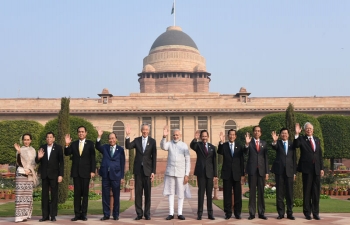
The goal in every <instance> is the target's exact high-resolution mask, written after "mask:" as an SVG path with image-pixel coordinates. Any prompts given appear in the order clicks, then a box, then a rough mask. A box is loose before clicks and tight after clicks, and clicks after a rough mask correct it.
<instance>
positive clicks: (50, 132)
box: [45, 131, 55, 137]
mask: <svg viewBox="0 0 350 225" xmlns="http://www.w3.org/2000/svg"><path fill="white" fill-rule="evenodd" d="M49 134H52V136H53V137H55V134H54V133H53V132H52V131H49V132H47V133H46V136H45V137H47V135H49Z"/></svg>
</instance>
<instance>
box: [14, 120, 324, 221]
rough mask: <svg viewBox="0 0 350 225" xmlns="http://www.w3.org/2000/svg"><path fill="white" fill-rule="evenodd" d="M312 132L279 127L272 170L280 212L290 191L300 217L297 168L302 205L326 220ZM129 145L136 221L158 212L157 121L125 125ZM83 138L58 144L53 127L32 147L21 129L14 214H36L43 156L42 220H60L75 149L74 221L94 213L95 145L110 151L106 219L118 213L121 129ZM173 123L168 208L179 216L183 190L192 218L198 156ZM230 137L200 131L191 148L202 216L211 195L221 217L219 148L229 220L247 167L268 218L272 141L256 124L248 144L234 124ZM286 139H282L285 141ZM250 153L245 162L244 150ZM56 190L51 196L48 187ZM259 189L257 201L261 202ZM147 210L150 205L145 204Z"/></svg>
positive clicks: (105, 167)
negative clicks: (154, 186)
mask: <svg viewBox="0 0 350 225" xmlns="http://www.w3.org/2000/svg"><path fill="white" fill-rule="evenodd" d="M304 130H305V136H301V135H300V132H301V127H300V125H299V124H296V128H295V131H296V136H295V139H294V141H293V142H290V141H288V139H289V132H288V129H286V128H282V129H281V130H280V134H279V135H278V134H276V132H275V131H273V132H272V134H271V136H272V139H273V143H271V145H272V148H273V149H274V150H276V153H277V154H276V159H275V161H274V162H273V166H272V168H271V172H273V173H275V179H276V189H277V190H276V191H277V199H276V203H277V212H278V217H277V219H282V218H284V216H285V204H284V198H286V205H287V213H286V215H287V218H288V219H291V220H294V219H295V217H294V216H293V181H294V180H295V178H296V173H297V171H298V172H301V173H302V180H303V204H304V205H303V212H304V215H305V218H306V219H308V220H311V214H312V216H313V218H314V219H316V220H319V219H320V217H319V195H320V191H319V190H320V177H321V176H323V175H324V171H323V160H322V151H321V145H320V140H319V139H318V138H317V137H314V136H313V126H312V124H311V123H306V124H305V125H304ZM125 131H126V138H125V147H126V148H127V149H135V153H136V154H135V160H134V167H133V173H134V178H135V210H136V214H137V215H136V217H135V220H140V219H142V218H143V217H144V218H145V219H146V220H150V219H151V214H150V208H151V183H152V181H153V180H154V176H155V173H156V162H157V148H156V145H157V144H156V141H155V139H153V138H151V137H150V136H149V131H150V127H149V125H148V124H142V126H141V134H142V135H141V136H140V137H137V138H135V139H134V140H133V141H131V140H130V133H131V129H130V126H129V125H127V126H126V129H125ZM77 132H78V138H79V139H78V140H76V141H73V142H72V139H71V137H70V135H69V134H67V135H66V136H65V142H66V144H65V146H64V148H62V146H60V145H58V144H56V143H55V135H54V133H53V132H48V133H47V134H46V144H45V145H43V146H41V147H40V149H39V150H38V152H37V153H36V151H35V149H34V148H32V147H31V146H30V144H31V140H32V136H31V135H30V134H24V135H23V136H22V141H23V145H24V146H22V147H20V146H19V145H18V144H15V145H14V147H15V149H16V150H17V153H16V162H17V172H16V215H15V221H16V222H20V221H25V220H27V219H30V218H31V214H32V207H33V206H32V194H33V187H34V186H36V185H37V184H38V178H37V177H36V173H35V170H34V169H35V166H36V164H37V163H40V167H39V170H38V172H39V173H40V178H41V179H42V204H41V206H42V218H41V219H40V220H39V221H40V222H43V221H47V220H51V221H56V216H57V200H58V184H59V183H60V182H61V181H62V179H63V174H64V173H63V172H64V159H63V155H66V156H70V157H71V160H72V168H71V177H72V178H73V183H74V214H75V216H74V217H73V218H72V219H71V220H72V221H77V220H83V221H86V220H87V208H88V194H89V183H90V179H92V178H93V177H94V176H95V171H96V157H95V148H96V149H97V150H98V151H99V152H100V153H101V154H102V155H103V158H102V163H101V168H100V170H99V175H100V176H101V177H102V206H103V217H102V218H101V220H109V219H110V217H111V216H112V217H113V219H114V220H119V208H120V185H121V182H122V179H123V178H124V169H125V152H124V149H123V148H122V147H121V146H119V145H117V135H116V134H115V133H113V132H112V133H110V134H109V136H108V144H105V145H101V143H100V141H101V137H102V134H103V131H102V130H98V138H97V140H96V143H95V144H94V143H93V142H92V141H90V140H87V139H86V135H87V130H86V127H84V126H80V127H78V129H77ZM168 134H169V129H168V127H167V126H165V127H164V129H163V138H162V140H161V142H160V147H161V149H162V150H165V151H168V158H167V166H166V171H165V176H164V190H163V194H164V195H165V196H168V200H169V215H168V216H167V217H166V220H171V219H174V199H175V195H177V197H178V212H177V215H178V216H177V217H178V219H180V220H185V217H184V215H183V212H182V211H183V202H184V198H185V197H186V198H190V197H191V193H190V190H189V186H188V176H189V173H190V168H191V162H190V153H189V148H188V146H187V144H186V143H184V142H183V141H181V131H180V130H178V129H176V130H174V131H173V134H172V135H173V138H172V140H171V141H167V136H168ZM227 137H228V141H227V142H225V135H224V134H223V133H222V132H221V133H220V142H219V145H218V148H217V150H216V148H215V146H213V145H212V144H211V143H209V142H208V139H209V132H208V131H207V130H202V131H196V132H195V135H194V139H193V140H192V141H191V143H190V148H191V149H193V150H194V151H195V152H196V155H197V159H196V165H195V169H194V175H196V176H197V182H198V210H197V220H201V219H202V215H203V205H204V194H206V198H207V211H208V219H211V220H215V217H214V215H213V207H212V190H213V181H214V179H217V159H216V157H217V156H216V154H220V155H223V165H222V170H221V178H222V179H223V189H224V190H223V195H224V212H225V219H227V220H228V219H230V218H231V217H232V213H233V215H234V217H235V218H236V219H241V211H242V188H241V187H242V184H243V182H244V177H245V174H248V184H249V190H250V197H249V217H248V219H249V220H252V219H254V218H255V214H256V205H257V206H258V217H259V218H261V219H265V220H266V219H267V217H266V216H265V202H264V187H265V182H266V180H267V179H268V177H269V166H268V157H267V143H266V142H265V141H263V140H261V139H260V137H261V128H260V127H259V126H255V127H254V128H253V137H251V136H250V134H249V133H247V134H246V135H245V145H240V144H239V143H237V142H236V137H237V133H236V130H233V129H231V130H229V131H228V133H227ZM279 138H280V139H281V140H279ZM296 148H300V149H301V155H300V160H299V163H298V165H297V163H296V152H295V149H296ZM245 154H246V155H247V156H248V161H247V164H246V167H244V155H245ZM110 190H112V193H113V197H114V204H113V212H111V209H110ZM232 191H233V196H234V208H233V212H232ZM50 192H51V196H49V193H50ZM256 193H257V194H258V198H257V199H258V200H257V204H256ZM143 195H144V208H142V196H143ZM143 209H144V210H143Z"/></svg>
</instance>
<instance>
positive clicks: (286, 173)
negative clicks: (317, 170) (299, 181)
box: [271, 128, 297, 220]
mask: <svg viewBox="0 0 350 225" xmlns="http://www.w3.org/2000/svg"><path fill="white" fill-rule="evenodd" d="M271 136H272V140H273V142H272V148H273V149H274V150H276V159H275V161H274V162H273V165H272V168H271V172H272V173H274V174H275V180H276V207H277V212H278V217H277V219H278V220H280V219H282V218H284V213H285V206H284V197H286V203H287V218H288V219H291V220H295V218H294V216H293V181H294V180H295V176H296V172H297V163H296V152H295V148H294V146H293V143H291V142H288V138H289V131H288V129H287V128H282V129H281V130H280V137H281V139H282V140H278V135H277V134H276V132H275V131H272V134H271Z"/></svg>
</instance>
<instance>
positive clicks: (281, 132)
mask: <svg viewBox="0 0 350 225" xmlns="http://www.w3.org/2000/svg"><path fill="white" fill-rule="evenodd" d="M284 130H286V131H287V133H288V134H289V130H288V129H287V128H285V127H283V128H282V129H281V130H280V133H282V131H284Z"/></svg>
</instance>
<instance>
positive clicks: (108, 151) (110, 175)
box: [95, 130, 125, 220]
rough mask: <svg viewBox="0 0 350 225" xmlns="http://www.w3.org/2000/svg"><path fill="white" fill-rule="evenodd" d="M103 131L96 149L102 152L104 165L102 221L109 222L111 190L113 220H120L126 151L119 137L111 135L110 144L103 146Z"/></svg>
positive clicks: (101, 171) (100, 133) (102, 168)
mask: <svg viewBox="0 0 350 225" xmlns="http://www.w3.org/2000/svg"><path fill="white" fill-rule="evenodd" d="M102 134H103V131H102V130H99V131H98V138H97V141H96V145H95V147H96V149H97V150H98V151H99V152H101V154H102V155H103V157H102V164H101V168H100V171H99V174H100V176H101V177H102V207H103V217H102V218H101V220H109V217H110V214H111V209H110V189H111V188H112V193H113V198H114V204H113V219H114V220H119V207H120V181H121V179H123V178H124V168H125V153H124V149H123V148H122V147H120V146H118V145H117V135H116V134H115V133H110V134H109V135H108V143H109V144H105V145H102V146H101V143H100V141H101V137H102Z"/></svg>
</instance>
